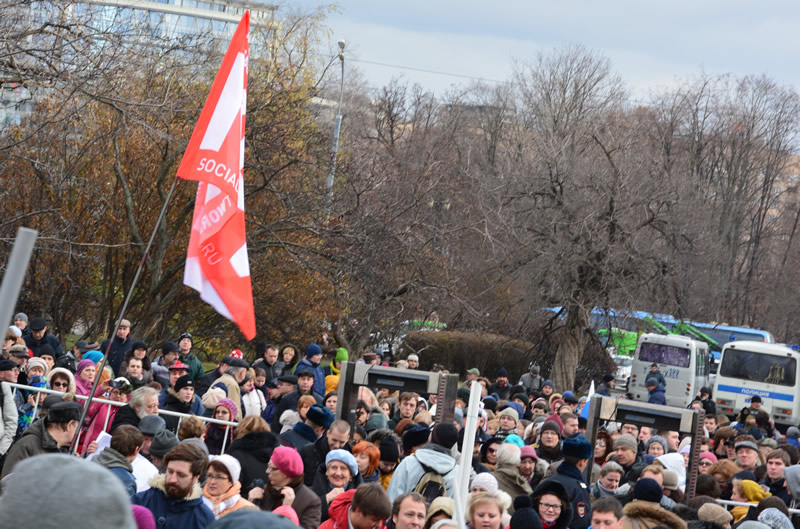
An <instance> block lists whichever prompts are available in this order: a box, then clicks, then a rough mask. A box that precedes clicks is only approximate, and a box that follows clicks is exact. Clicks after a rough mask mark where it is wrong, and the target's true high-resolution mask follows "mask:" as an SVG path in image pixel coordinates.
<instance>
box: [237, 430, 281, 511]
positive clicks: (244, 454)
mask: <svg viewBox="0 0 800 529" xmlns="http://www.w3.org/2000/svg"><path fill="white" fill-rule="evenodd" d="M279 445H280V441H278V437H277V436H276V435H275V434H274V433H272V432H253V433H249V434H247V435H245V436H244V437H242V438H240V439H235V440H234V441H233V443H231V448H230V451H229V452H228V454H230V455H232V456H233V457H235V458H236V459H237V460H238V461H239V463H240V464H241V465H242V472H241V474H239V482H240V483H241V484H242V496H244V497H245V498H246V497H247V495H248V493H249V492H250V490H251V489H252V488H253V487H252V484H253V480H255V479H265V476H266V474H267V466H269V460H270V458H271V457H272V451H273V450H275V448H276V447H278V446H279Z"/></svg>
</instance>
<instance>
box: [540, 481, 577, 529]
mask: <svg viewBox="0 0 800 529" xmlns="http://www.w3.org/2000/svg"><path fill="white" fill-rule="evenodd" d="M545 494H552V495H553V496H555V497H557V498H558V499H560V500H561V501H562V502H563V503H564V505H565V507H564V508H562V509H561V514H559V515H558V518H557V519H556V523H555V525H554V526H553V527H552V528H551V529H567V527H571V526H570V521H571V520H572V511H573V509H572V505H571V504H570V503H569V497H568V496H567V490H566V489H565V488H564V485H562V484H561V483H560V482H559V481H555V480H552V479H546V480H544V481H542V482H541V483H540V484H539V486H538V487H536V489H534V491H533V494H531V498H532V499H533V508H534V510H535V511H536V512H537V514H538V512H539V500H540V499H541V498H542V496H544V495H545Z"/></svg>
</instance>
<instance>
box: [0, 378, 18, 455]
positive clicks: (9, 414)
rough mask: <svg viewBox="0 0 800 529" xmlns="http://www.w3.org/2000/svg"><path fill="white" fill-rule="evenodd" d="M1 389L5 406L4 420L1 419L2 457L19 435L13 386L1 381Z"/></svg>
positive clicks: (0, 445)
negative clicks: (12, 391)
mask: <svg viewBox="0 0 800 529" xmlns="http://www.w3.org/2000/svg"><path fill="white" fill-rule="evenodd" d="M0 391H2V392H3V407H2V409H0V415H2V421H0V457H2V456H3V455H4V454H5V453H6V452H8V449H9V448H10V447H11V443H13V442H14V437H15V436H16V435H17V419H18V418H19V416H18V413H17V404H16V402H14V395H13V393H11V386H9V385H8V384H3V383H2V381H0Z"/></svg>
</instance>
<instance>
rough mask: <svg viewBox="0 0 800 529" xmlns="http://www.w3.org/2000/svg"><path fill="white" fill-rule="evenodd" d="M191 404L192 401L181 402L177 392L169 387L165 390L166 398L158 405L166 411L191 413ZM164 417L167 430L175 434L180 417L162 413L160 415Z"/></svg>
mask: <svg viewBox="0 0 800 529" xmlns="http://www.w3.org/2000/svg"><path fill="white" fill-rule="evenodd" d="M192 404H193V402H183V401H182V400H181V399H180V398H179V397H178V394H177V393H175V390H174V389H172V388H169V390H167V398H166V401H165V402H164V405H163V406H159V408H161V409H162V410H166V411H174V412H177V413H188V414H191V413H192ZM161 418H162V419H164V423H165V424H166V428H167V430H169V431H170V432H172V433H174V434H177V433H178V424H180V422H181V418H180V417H176V416H174V415H167V414H164V415H162V416H161Z"/></svg>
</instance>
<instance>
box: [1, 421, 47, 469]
mask: <svg viewBox="0 0 800 529" xmlns="http://www.w3.org/2000/svg"><path fill="white" fill-rule="evenodd" d="M46 422H47V420H46V419H44V420H41V421H36V422H35V423H33V424H31V426H30V427H29V428H28V429H27V430H25V433H23V434H22V437H21V438H20V439H19V441H17V442H16V443H14V444H13V445H11V448H10V449H9V450H8V453H7V455H6V461H5V464H4V465H3V474H2V476H0V477H3V478H4V477H6V476H7V475H8V474H10V473H11V472H12V471H13V470H14V466H15V465H16V464H17V463H19V462H20V461H22V460H23V459H27V458H29V457H33V456H38V455H39V454H57V453H59V452H60V450H59V449H58V443H56V440H55V439H53V436H52V435H50V434H49V433H48V432H47V428H46V427H45V423H46Z"/></svg>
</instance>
